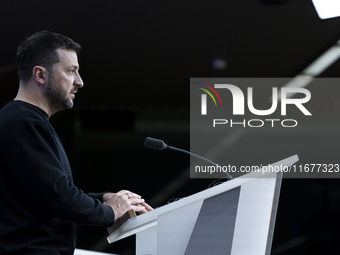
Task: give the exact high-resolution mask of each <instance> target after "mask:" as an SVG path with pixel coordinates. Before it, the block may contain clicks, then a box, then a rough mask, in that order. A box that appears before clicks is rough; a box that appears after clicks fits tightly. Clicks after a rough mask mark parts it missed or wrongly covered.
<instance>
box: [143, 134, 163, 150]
mask: <svg viewBox="0 0 340 255" xmlns="http://www.w3.org/2000/svg"><path fill="white" fill-rule="evenodd" d="M144 146H145V147H147V148H151V149H155V150H159V151H161V150H164V149H166V148H167V147H168V145H166V144H165V143H164V141H162V140H159V139H155V138H151V137H146V138H145V141H144Z"/></svg>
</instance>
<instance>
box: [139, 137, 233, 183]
mask: <svg viewBox="0 0 340 255" xmlns="http://www.w3.org/2000/svg"><path fill="white" fill-rule="evenodd" d="M144 146H145V147H147V148H150V149H154V150H159V151H161V150H165V149H169V150H174V151H179V152H183V153H186V154H189V155H190V156H193V157H196V158H199V159H201V160H203V161H206V162H208V163H209V164H211V165H215V166H218V164H216V163H215V162H213V161H211V160H209V159H206V158H204V157H202V156H199V155H197V154H195V153H192V152H190V151H186V150H183V149H180V148H176V147H173V146H169V145H167V144H166V143H165V142H164V141H163V140H159V139H155V138H151V137H146V138H145V141H144ZM226 175H227V179H228V180H231V179H233V177H232V176H231V175H230V174H229V173H228V172H226Z"/></svg>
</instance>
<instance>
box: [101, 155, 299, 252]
mask: <svg viewBox="0 0 340 255" xmlns="http://www.w3.org/2000/svg"><path fill="white" fill-rule="evenodd" d="M297 161H298V157H297V155H295V156H292V157H289V158H286V159H284V160H282V161H279V162H276V163H274V164H271V165H270V166H271V169H282V168H285V167H290V166H291V165H293V164H294V163H296V162H297ZM267 170H268V167H267V168H266V171H257V172H251V173H248V174H245V175H243V176H242V177H239V178H236V179H233V180H230V181H227V182H225V183H223V184H219V185H217V186H214V187H212V188H209V189H206V190H203V191H201V192H198V193H196V194H194V195H191V196H188V197H185V198H182V199H180V200H178V201H176V202H173V203H171V204H167V205H164V206H161V207H159V208H156V209H155V210H153V211H151V212H148V213H145V214H142V215H139V216H137V217H134V218H130V219H128V220H127V221H126V222H125V223H123V224H122V225H121V226H120V227H119V228H117V229H115V230H114V231H113V232H112V231H110V229H108V230H109V233H110V232H112V233H110V235H109V236H108V238H107V239H108V242H109V243H112V242H115V241H118V240H120V239H123V238H125V237H128V236H130V235H134V234H135V235H136V255H210V254H213V255H222V254H223V255H226V254H228V255H229V254H231V255H264V254H267V255H269V254H270V251H271V244H272V238H273V232H274V224H275V218H276V211H277V206H278V199H279V192H280V188H281V179H282V175H283V173H282V171H267Z"/></svg>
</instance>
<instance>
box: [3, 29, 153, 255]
mask: <svg viewBox="0 0 340 255" xmlns="http://www.w3.org/2000/svg"><path fill="white" fill-rule="evenodd" d="M80 48H81V47H80V45H79V44H78V43H75V42H74V41H73V40H71V39H70V38H68V37H65V36H63V35H60V34H56V33H52V32H48V31H41V32H37V33H35V34H33V35H32V36H30V37H29V38H27V39H26V40H25V41H24V42H23V43H22V44H21V45H20V46H19V47H18V50H17V59H16V60H17V67H18V75H19V90H18V93H17V96H16V97H15V99H14V100H13V101H11V102H9V103H7V104H6V105H5V106H4V107H3V108H2V110H1V111H0V123H1V125H0V145H1V146H0V253H1V254H3V255H5V254H73V251H74V248H75V227H76V224H85V225H96V226H102V227H109V226H111V225H112V224H113V223H114V221H116V220H117V219H119V218H120V217H121V216H122V215H123V214H124V213H125V212H126V211H128V210H130V209H133V210H134V211H137V212H139V213H145V212H148V211H150V210H152V208H151V207H150V206H149V205H147V204H146V203H145V201H144V199H142V198H141V196H139V195H138V194H135V193H133V192H130V191H127V190H122V191H120V192H118V193H99V194H97V193H96V194H95V193H91V194H84V193H83V191H82V190H80V189H78V188H77V187H76V186H75V185H74V184H73V180H72V174H71V168H70V165H69V161H68V158H67V156H66V153H65V150H64V148H63V146H62V144H61V142H60V140H59V138H58V136H57V134H56V132H55V131H54V129H53V127H52V125H51V124H50V122H49V118H50V117H51V116H52V115H53V114H54V113H56V112H58V111H61V110H64V109H70V108H72V107H73V100H74V99H75V97H76V93H77V91H78V89H80V88H82V87H83V86H84V83H83V81H82V79H81V77H80V75H79V64H78V53H79V51H80Z"/></svg>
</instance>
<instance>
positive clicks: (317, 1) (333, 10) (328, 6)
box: [312, 0, 340, 19]
mask: <svg viewBox="0 0 340 255" xmlns="http://www.w3.org/2000/svg"><path fill="white" fill-rule="evenodd" d="M312 2H313V4H314V7H315V9H316V12H317V13H318V15H319V17H320V19H329V18H334V17H338V16H340V0H312Z"/></svg>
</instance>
